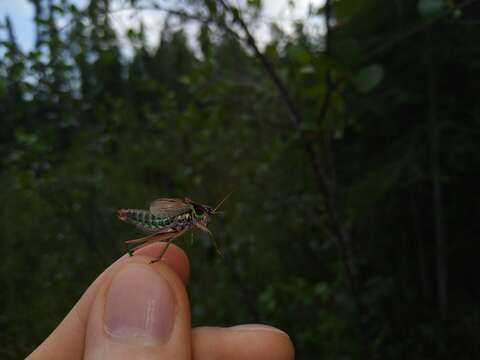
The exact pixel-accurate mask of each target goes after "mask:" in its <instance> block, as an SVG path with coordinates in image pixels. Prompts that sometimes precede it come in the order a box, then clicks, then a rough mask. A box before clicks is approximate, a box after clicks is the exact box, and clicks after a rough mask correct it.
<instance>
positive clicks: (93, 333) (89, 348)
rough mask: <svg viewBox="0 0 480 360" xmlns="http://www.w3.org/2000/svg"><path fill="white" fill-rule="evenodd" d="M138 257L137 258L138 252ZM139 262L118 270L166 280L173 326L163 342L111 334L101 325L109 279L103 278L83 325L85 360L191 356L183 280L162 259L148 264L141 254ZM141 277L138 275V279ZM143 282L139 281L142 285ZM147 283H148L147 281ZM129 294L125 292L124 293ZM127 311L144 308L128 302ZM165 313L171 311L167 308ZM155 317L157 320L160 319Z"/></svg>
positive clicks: (184, 358)
mask: <svg viewBox="0 0 480 360" xmlns="http://www.w3.org/2000/svg"><path fill="white" fill-rule="evenodd" d="M138 258H141V257H140V256H139V257H138ZM143 260H144V261H143V263H142V262H138V263H135V264H133V263H129V264H126V265H125V266H124V267H123V269H122V270H120V271H119V274H121V272H122V271H125V270H127V271H128V269H130V271H131V270H132V269H135V270H137V271H138V270H139V269H142V270H141V271H147V272H149V273H150V272H157V273H158V274H159V275H160V276H161V277H162V278H163V279H165V280H166V281H167V282H168V285H169V288H170V292H171V293H172V294H173V298H174V303H175V306H174V310H173V316H174V319H175V320H174V322H173V328H172V330H171V332H170V335H169V336H168V340H167V341H166V342H155V343H150V342H148V343H146V342H144V341H139V340H137V339H136V338H128V339H122V338H118V337H117V338H115V337H112V336H111V335H110V334H108V332H107V331H106V329H105V324H104V319H105V317H106V315H105V311H106V304H107V292H108V291H109V287H110V283H108V282H106V283H105V284H104V286H102V288H101V289H100V290H99V293H98V296H97V297H96V299H95V302H94V304H93V306H92V309H91V312H90V317H89V321H88V326H87V338H86V342H85V354H84V359H85V360H113V359H115V360H122V359H125V360H126V359H142V360H154V359H159V358H160V359H165V360H167V359H172V360H173V359H175V360H190V359H191V323H190V305H189V302H188V296H187V293H186V290H185V286H184V284H183V282H182V281H181V280H180V278H179V276H178V275H177V274H176V273H175V272H174V271H173V270H172V269H171V268H170V267H169V266H167V265H165V264H164V263H162V262H156V263H154V264H149V262H150V259H149V258H144V259H143ZM144 278H145V277H144V276H142V277H141V279H144ZM145 284H146V283H144V284H143V285H144V286H145ZM150 284H151V285H150ZM147 286H148V287H150V286H152V287H153V286H156V284H155V280H154V279H153V281H152V282H148V285H147ZM126 297H127V298H129V296H128V294H127V296H126ZM127 303H128V304H129V307H128V309H129V311H132V312H140V313H142V314H143V313H144V312H145V310H144V309H137V308H132V307H131V306H130V304H131V303H130V302H129V301H128V300H127ZM168 313H171V312H170V311H169V312H168ZM161 319H162V318H158V321H162V320H161Z"/></svg>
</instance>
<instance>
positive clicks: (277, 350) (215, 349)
mask: <svg viewBox="0 0 480 360" xmlns="http://www.w3.org/2000/svg"><path fill="white" fill-rule="evenodd" d="M192 346H193V350H192V351H193V359H194V360H224V359H228V360H244V359H248V360H293V359H294V358H295V350H294V348H293V344H292V342H291V340H290V338H289V337H288V335H287V334H286V333H284V332H283V331H281V330H278V329H275V328H271V327H267V326H264V325H255V324H252V325H248V326H238V327H237V326H234V327H231V328H220V327H206V326H205V327H198V328H195V329H193V331H192Z"/></svg>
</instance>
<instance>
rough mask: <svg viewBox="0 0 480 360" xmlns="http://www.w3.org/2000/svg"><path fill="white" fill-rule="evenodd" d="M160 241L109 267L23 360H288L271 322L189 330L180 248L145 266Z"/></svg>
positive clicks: (284, 340) (287, 347) (288, 347)
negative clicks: (265, 324) (49, 333)
mask: <svg viewBox="0 0 480 360" xmlns="http://www.w3.org/2000/svg"><path fill="white" fill-rule="evenodd" d="M163 246H164V244H158V243H157V244H153V245H151V246H148V247H145V248H143V249H141V250H139V251H138V252H137V253H136V255H135V256H133V257H129V256H123V257H121V258H120V259H119V260H117V261H116V262H115V263H113V264H112V265H111V266H110V267H109V268H107V269H106V270H105V271H104V272H103V273H102V274H101V275H100V276H99V277H98V278H97V279H96V280H95V281H94V282H93V283H92V284H91V285H90V287H89V288H88V289H87V290H86V291H85V293H84V294H83V296H82V297H81V298H80V300H79V301H78V302H77V304H75V306H74V307H73V309H72V310H71V311H70V312H69V313H68V315H67V316H66V317H65V319H63V321H62V322H61V323H60V325H59V326H58V327H57V328H56V329H55V330H54V331H53V333H52V334H51V335H50V336H49V337H48V338H47V339H46V340H45V341H44V342H43V343H42V344H41V345H40V346H39V347H38V348H37V349H36V350H35V351H34V352H33V353H32V354H30V356H29V357H28V358H27V360H57V359H58V360H60V359H62V360H63V359H69V360H70V359H72V360H75V359H87V360H90V359H95V360H96V359H102V360H110V359H115V360H119V359H142V360H150V359H172V360H173V359H174V360H184V359H194V360H204V359H208V360H216V359H222V360H223V359H231V360H236V359H249V360H257V359H258V360H267V359H276V360H292V359H293V358H294V350H293V346H292V343H291V341H290V339H289V337H288V336H287V334H285V333H284V332H282V331H281V330H278V329H275V328H272V327H269V326H264V325H257V324H251V325H241V326H234V327H231V328H220V327H198V328H194V329H192V328H191V324H190V307H189V300H188V296H187V293H186V291H185V284H186V282H187V280H188V275H189V263H188V258H187V256H186V255H185V253H184V252H183V251H182V250H181V249H180V248H178V247H176V246H171V247H170V248H169V250H168V251H167V252H166V253H165V255H164V257H163V258H162V261H159V262H156V263H155V264H152V265H149V264H148V263H149V261H150V259H151V257H157V256H158V255H159V254H160V253H161V250H162V248H163Z"/></svg>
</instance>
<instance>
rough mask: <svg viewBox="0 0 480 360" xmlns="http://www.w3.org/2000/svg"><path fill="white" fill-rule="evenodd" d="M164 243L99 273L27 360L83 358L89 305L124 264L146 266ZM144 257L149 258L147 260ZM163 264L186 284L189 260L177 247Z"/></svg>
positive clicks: (165, 258) (125, 256)
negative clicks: (144, 264) (142, 264)
mask: <svg viewBox="0 0 480 360" xmlns="http://www.w3.org/2000/svg"><path fill="white" fill-rule="evenodd" d="M163 246H164V244H152V245H150V246H148V247H145V248H144V249H141V251H138V255H139V256H137V254H136V255H135V256H132V257H130V256H128V255H124V256H122V257H121V258H120V259H118V260H117V261H115V262H114V263H113V264H112V265H110V266H109V267H108V268H107V269H106V270H105V271H104V272H103V273H102V274H100V275H99V276H98V277H97V278H96V279H95V281H94V282H93V283H92V284H91V285H90V286H89V288H88V289H87V290H86V291H85V293H84V294H83V295H82V297H81V298H80V300H79V301H78V302H77V303H76V304H75V306H74V307H73V308H72V310H71V311H70V312H69V313H68V314H67V316H66V317H65V318H64V319H63V321H62V322H61V323H60V324H59V326H58V327H57V328H56V329H55V330H54V331H53V332H52V333H51V334H50V336H49V337H48V338H47V339H46V340H45V341H44V342H43V343H42V344H41V345H40V346H39V347H38V348H37V349H36V350H35V351H34V352H33V353H32V354H30V355H29V356H28V357H27V360H36V359H39V360H43V359H48V360H57V359H58V360H64V359H72V360H76V359H78V360H80V359H82V358H83V352H84V347H85V334H86V328H87V323H88V317H89V313H90V309H91V307H92V304H93V302H94V300H95V298H96V296H97V294H98V291H99V289H101V288H102V287H103V286H104V285H105V283H109V282H110V281H111V279H112V277H113V276H114V275H115V273H116V272H117V271H118V270H119V269H121V268H122V266H124V265H125V264H127V263H139V262H140V263H145V262H148V261H149V259H151V258H156V257H157V256H158V255H159V254H160V253H161V251H162V249H163ZM146 256H147V257H148V258H146ZM161 262H162V263H166V264H168V265H169V266H170V267H171V268H172V269H173V270H174V271H175V272H176V273H177V275H178V276H179V277H180V279H182V281H183V282H184V283H186V282H187V279H188V276H189V263H188V258H187V256H186V255H185V253H184V252H183V250H181V249H180V248H179V247H177V246H175V245H172V246H171V247H170V248H169V249H168V251H167V252H166V253H165V255H164V257H163V258H162V261H161Z"/></svg>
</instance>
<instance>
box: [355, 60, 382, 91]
mask: <svg viewBox="0 0 480 360" xmlns="http://www.w3.org/2000/svg"><path fill="white" fill-rule="evenodd" d="M383 73H384V71H383V67H382V66H381V65H378V64H374V65H370V66H367V67H365V68H363V69H362V70H360V71H359V72H358V73H357V74H356V75H355V76H354V77H353V80H352V82H353V85H354V86H355V87H356V88H357V90H358V91H359V92H361V93H368V92H370V91H372V90H373V89H375V87H376V86H377V85H378V84H380V82H381V81H382V79H383Z"/></svg>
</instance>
